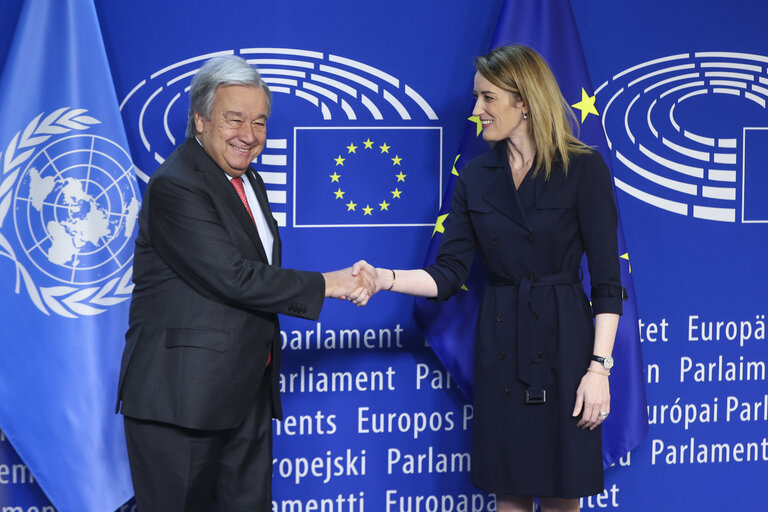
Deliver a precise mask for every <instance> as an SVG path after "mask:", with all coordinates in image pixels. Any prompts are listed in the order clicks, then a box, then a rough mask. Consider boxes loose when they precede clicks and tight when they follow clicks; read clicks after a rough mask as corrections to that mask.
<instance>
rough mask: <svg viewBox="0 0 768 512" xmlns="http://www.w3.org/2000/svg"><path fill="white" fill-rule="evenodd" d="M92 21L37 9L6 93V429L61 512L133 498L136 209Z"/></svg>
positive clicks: (0, 110) (0, 137)
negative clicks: (129, 448)
mask: <svg viewBox="0 0 768 512" xmlns="http://www.w3.org/2000/svg"><path fill="white" fill-rule="evenodd" d="M126 148H128V144H127V140H126V136H125V131H124V128H123V124H122V120H121V117H120V113H119V110H118V103H117V98H116V95H115V88H114V84H113V82H112V75H111V73H110V70H109V65H108V62H107V57H106V51H105V48H104V43H103V40H102V37H101V31H100V29H99V23H98V19H97V17H96V10H95V7H94V5H93V2H92V1H90V0H61V1H56V2H51V1H49V0H28V1H26V2H25V4H24V6H23V7H22V11H21V14H20V17H19V22H18V25H17V28H16V31H15V34H14V39H13V42H12V46H11V50H10V52H9V54H8V58H7V61H6V63H5V68H4V69H3V73H2V79H1V80H0V296H2V304H3V308H2V310H1V311H0V325H2V336H0V354H2V356H1V357H0V428H2V430H3V431H4V432H5V434H6V436H7V438H8V440H9V441H10V442H11V444H12V445H13V447H14V448H15V450H16V451H17V452H18V454H19V456H20V457H21V458H22V460H23V461H24V462H25V463H26V464H27V466H28V467H29V469H30V470H31V471H32V473H33V474H34V476H35V479H36V480H37V482H38V483H39V484H40V487H41V488H42V489H43V491H44V492H45V493H46V495H47V496H48V498H49V499H50V500H51V502H52V503H53V505H54V506H55V507H56V508H57V509H58V510H60V511H62V512H69V511H72V512H84V511H98V512H105V511H112V510H115V509H117V508H118V507H120V505H122V504H123V503H125V502H126V501H127V500H128V499H129V498H130V497H131V496H132V494H133V490H132V487H131V480H130V472H129V468H128V462H127V456H126V449H125V439H124V434H123V426H122V418H121V417H120V416H118V415H116V414H115V413H114V407H115V397H116V389H117V378H118V371H119V365H120V355H121V352H122V348H123V345H124V339H123V334H124V331H125V328H126V325H127V313H128V299H129V298H130V294H131V290H132V284H131V275H132V270H131V269H132V262H133V247H134V237H135V230H136V216H137V213H138V209H139V205H140V197H141V196H140V194H139V189H138V187H137V185H136V179H135V172H134V168H133V164H132V161H131V158H130V155H129V154H128V152H127V150H126Z"/></svg>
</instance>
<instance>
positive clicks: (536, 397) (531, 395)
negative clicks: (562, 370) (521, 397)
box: [525, 388, 547, 404]
mask: <svg viewBox="0 0 768 512" xmlns="http://www.w3.org/2000/svg"><path fill="white" fill-rule="evenodd" d="M546 401H547V390H546V389H534V388H530V389H526V390H525V403H526V404H543V403H546Z"/></svg>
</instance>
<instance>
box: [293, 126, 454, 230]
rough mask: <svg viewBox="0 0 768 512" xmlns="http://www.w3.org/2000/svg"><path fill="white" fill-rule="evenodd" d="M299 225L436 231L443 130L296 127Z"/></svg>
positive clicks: (296, 208)
mask: <svg viewBox="0 0 768 512" xmlns="http://www.w3.org/2000/svg"><path fill="white" fill-rule="evenodd" d="M294 133H295V134H296V140H295V148H296V152H295V162H294V165H295V174H294V176H295V184H294V226H296V227H330V226H333V227H341V226H346V227H353V226H431V225H432V222H433V219H434V212H435V209H436V208H437V207H438V204H439V201H440V190H441V187H440V155H441V154H442V148H441V138H442V133H441V130H440V128H437V127H410V126H409V127H391V128H386V127H377V128H365V127H360V128H358V127H355V128H342V127H316V128H312V127H301V128H299V127H297V128H296V129H295V130H294Z"/></svg>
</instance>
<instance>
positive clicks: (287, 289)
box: [147, 177, 325, 319]
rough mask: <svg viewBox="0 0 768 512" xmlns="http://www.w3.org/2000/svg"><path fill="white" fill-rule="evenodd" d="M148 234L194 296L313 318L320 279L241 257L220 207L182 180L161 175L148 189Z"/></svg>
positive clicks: (320, 300) (322, 288)
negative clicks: (224, 222) (225, 225)
mask: <svg viewBox="0 0 768 512" xmlns="http://www.w3.org/2000/svg"><path fill="white" fill-rule="evenodd" d="M147 193H148V199H149V201H150V203H149V206H150V208H149V211H148V219H147V224H148V231H149V238H150V240H151V243H152V245H153V247H154V249H155V250H156V251H157V253H158V255H159V256H160V257H161V258H162V259H163V260H164V261H165V263H166V264H167V265H168V266H169V267H170V268H171V269H172V270H173V271H174V272H176V274H178V276H179V277H180V278H181V279H183V280H184V281H185V282H186V283H187V284H188V285H189V286H190V287H192V288H193V289H194V290H195V291H197V292H198V293H200V294H202V295H204V296H206V297H208V298H209V299H211V300H216V301H219V302H222V303H226V304H229V305H232V306H236V307H241V308H245V309H253V310H258V311H264V312H269V313H281V314H286V315H292V316H299V317H303V318H310V319H316V318H317V317H318V316H319V314H320V309H321V308H322V304H323V299H324V294H325V280H324V279H323V276H322V274H320V273H318V272H305V271H299V270H291V269H283V268H280V267H278V266H273V265H269V264H267V263H265V262H262V261H257V260H253V259H247V258H245V257H243V254H242V251H241V250H240V249H239V248H238V246H237V245H236V243H235V242H234V241H233V239H232V233H230V232H228V230H227V229H226V228H225V227H224V225H223V219H222V213H223V212H222V211H220V208H221V205H219V206H218V207H217V205H216V204H215V202H214V201H213V200H212V198H211V196H210V193H209V192H208V191H206V190H203V189H202V188H200V187H198V186H197V185H196V184H194V183H190V182H189V181H187V180H181V179H178V178H174V177H160V179H158V180H156V181H155V182H153V183H152V185H151V186H150V187H149V190H148V191H147Z"/></svg>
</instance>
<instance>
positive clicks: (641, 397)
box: [415, 0, 648, 467]
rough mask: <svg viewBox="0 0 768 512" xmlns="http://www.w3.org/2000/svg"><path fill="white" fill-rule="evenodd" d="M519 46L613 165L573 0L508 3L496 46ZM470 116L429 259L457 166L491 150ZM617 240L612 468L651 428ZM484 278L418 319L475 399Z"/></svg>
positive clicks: (606, 452)
mask: <svg viewBox="0 0 768 512" xmlns="http://www.w3.org/2000/svg"><path fill="white" fill-rule="evenodd" d="M512 43H515V44H525V45H527V46H530V47H532V48H534V49H536V50H537V51H538V52H539V53H540V54H541V55H542V56H543V57H544V58H545V59H546V61H547V62H548V63H549V65H550V67H551V68H552V71H553V72H554V74H555V77H556V78H557V81H558V84H559V85H560V89H561V91H562V93H563V96H564V97H565V99H566V101H568V103H569V104H571V105H572V107H573V108H574V109H575V110H574V111H575V113H576V116H577V118H578V120H579V122H580V133H578V134H577V135H578V136H579V138H580V139H581V140H582V141H583V142H585V143H586V144H588V145H590V146H594V147H596V148H597V149H599V150H601V151H602V152H603V154H604V156H605V157H606V158H605V160H606V162H610V160H609V156H610V155H609V153H608V152H607V150H606V148H607V146H606V143H605V135H604V133H603V131H602V126H601V124H600V118H599V111H598V109H597V107H596V105H595V97H594V94H592V91H591V87H592V86H591V82H590V80H589V75H588V72H587V67H586V63H585V60H584V54H583V52H582V50H581V43H580V40H579V34H578V32H577V30H576V23H575V21H574V19H573V13H572V11H571V6H570V2H569V0H550V1H547V2H542V1H540V0H507V1H506V2H504V5H503V7H502V9H501V13H500V15H499V21H498V24H497V25H496V32H495V35H494V37H493V42H492V44H491V48H496V47H498V46H503V45H506V44H512ZM469 121H470V122H469V123H468V125H467V127H466V128H465V130H464V134H463V137H462V141H461V149H460V152H459V154H458V156H457V157H456V161H455V162H454V168H453V171H452V174H451V179H450V181H449V183H448V186H447V189H446V195H445V197H444V199H443V203H442V205H443V206H442V209H441V211H440V215H439V217H438V221H437V224H436V227H435V234H434V236H433V238H432V243H431V244H430V248H429V252H428V254H427V264H429V263H432V262H433V261H434V260H435V256H436V254H437V250H438V248H439V246H440V239H441V235H440V233H441V232H442V227H441V226H442V222H443V220H444V219H445V217H446V216H447V214H448V213H449V211H450V204H451V201H450V197H451V194H452V193H453V187H454V185H455V182H456V177H457V176H458V172H457V169H460V168H461V167H463V166H464V164H466V163H467V162H468V161H469V160H471V159H472V158H474V157H475V156H477V155H479V154H481V153H483V152H485V151H487V150H488V145H487V144H486V143H485V142H484V141H483V140H482V137H481V136H480V133H481V132H480V129H479V127H478V126H477V121H476V120H475V119H473V118H469ZM618 238H619V255H620V263H621V280H622V284H623V285H624V287H625V288H626V289H627V293H628V295H629V299H628V300H627V301H626V302H625V303H624V314H623V316H622V317H621V320H620V322H619V330H618V333H617V336H616V344H615V346H614V351H613V356H614V359H615V364H616V368H617V371H615V372H613V373H612V375H611V397H612V398H613V399H612V401H611V415H610V416H609V417H608V419H607V420H606V421H605V423H604V424H603V464H604V465H605V466H606V467H607V466H609V465H611V464H613V463H615V462H616V461H617V460H618V459H619V458H620V457H622V456H624V455H625V454H626V453H627V452H628V451H629V450H631V449H632V448H634V447H635V446H637V445H638V444H639V443H640V441H641V440H642V439H643V437H645V435H646V433H647V432H648V418H647V407H646V399H645V384H644V379H643V366H642V355H641V352H640V338H639V333H638V323H637V306H636V304H635V298H634V297H635V294H634V288H633V286H632V277H631V276H630V266H629V255H628V253H627V249H626V245H625V242H624V233H623V231H622V228H621V222H619V232H618ZM478 260H479V258H478ZM583 268H584V270H585V279H584V282H585V283H589V279H588V277H586V276H587V275H588V274H586V270H587V268H586V265H583ZM484 283H485V273H484V270H483V269H482V265H481V264H480V263H479V262H478V261H476V263H475V265H474V267H473V268H472V271H471V275H470V278H469V279H468V280H467V283H466V289H465V290H464V291H461V292H459V294H457V295H456V296H455V297H453V298H452V299H451V300H450V301H448V302H445V303H434V302H430V301H427V300H422V299H419V300H417V301H416V307H415V317H416V322H417V323H418V325H419V326H420V327H421V329H422V330H423V331H424V332H425V333H426V336H427V339H428V341H429V343H430V345H431V346H432V348H433V349H434V351H435V353H436V354H437V356H438V357H439V358H440V360H441V361H442V362H443V364H445V366H446V368H448V370H449V371H450V372H451V373H452V374H453V375H454V377H455V378H456V381H457V383H458V385H459V386H460V388H461V389H462V390H463V391H464V392H465V394H466V395H467V396H468V397H470V398H471V396H472V373H473V369H472V364H473V363H472V361H473V351H474V339H475V324H476V319H477V312H478V308H479V304H480V298H481V296H482V290H483V288H484ZM587 292H589V290H587Z"/></svg>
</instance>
